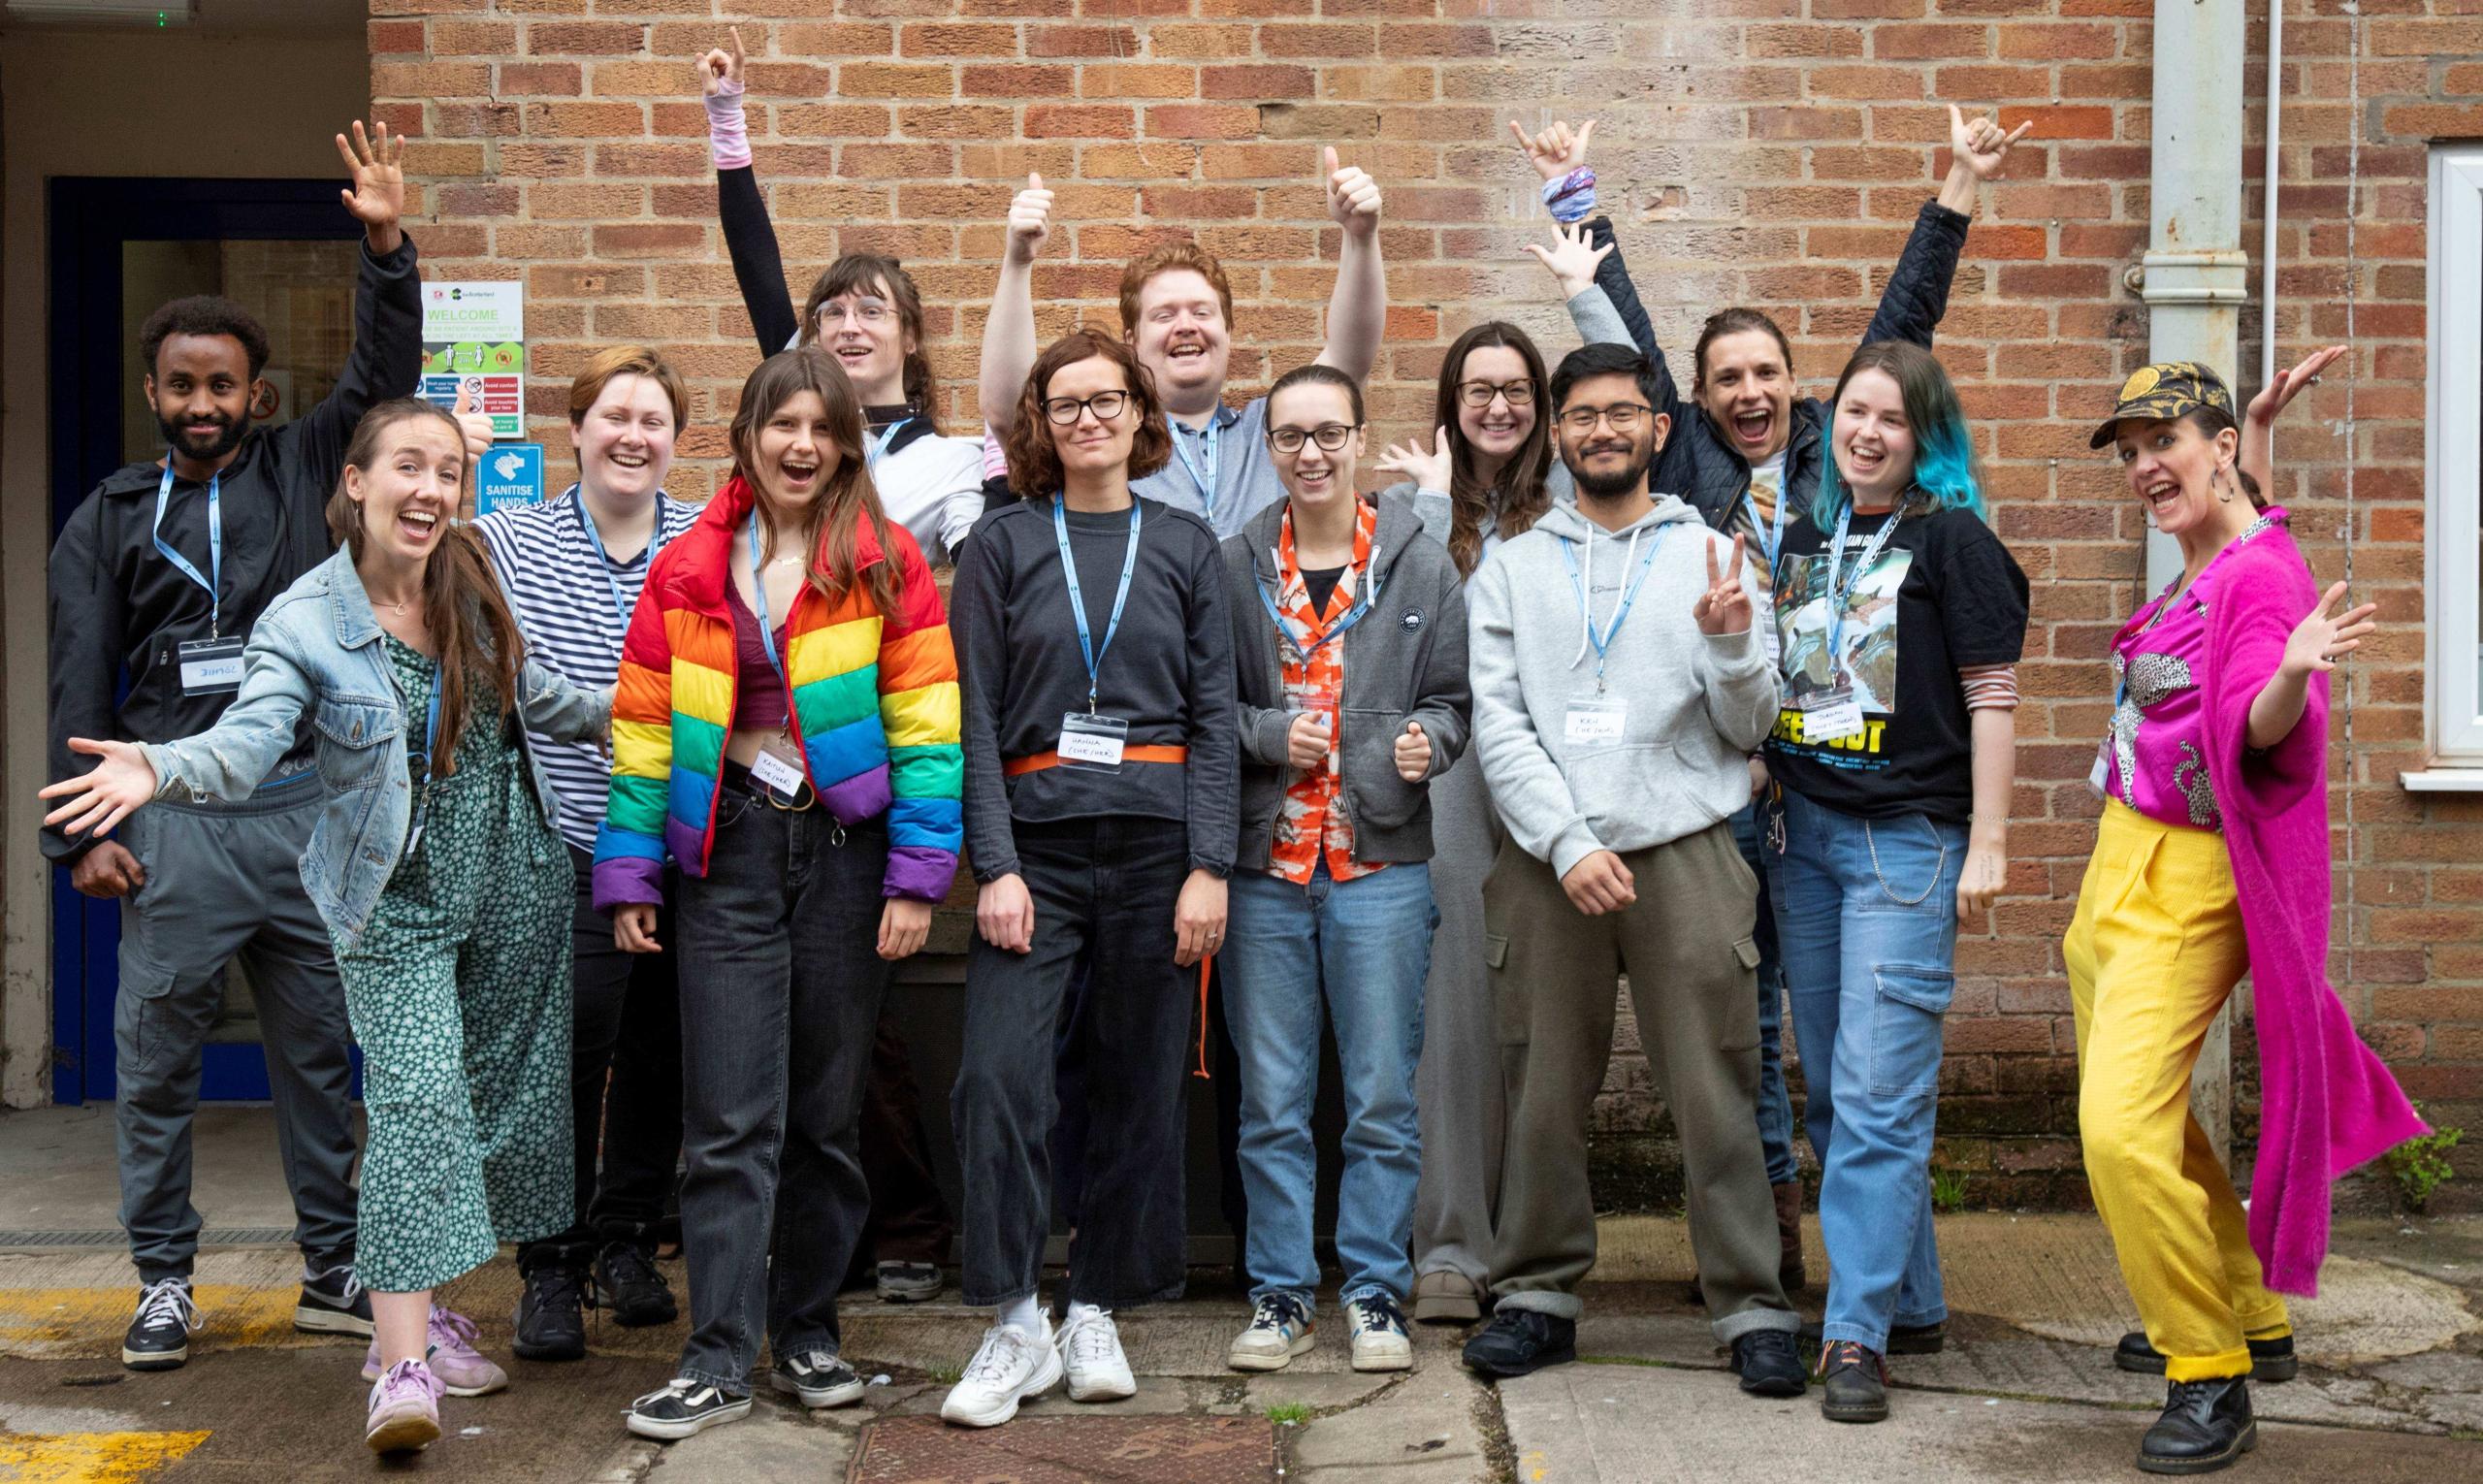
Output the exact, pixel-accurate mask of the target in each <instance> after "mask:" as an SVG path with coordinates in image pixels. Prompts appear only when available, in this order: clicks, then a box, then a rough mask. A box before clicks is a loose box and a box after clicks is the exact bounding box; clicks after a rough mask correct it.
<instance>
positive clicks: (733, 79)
mask: <svg viewBox="0 0 2483 1484" xmlns="http://www.w3.org/2000/svg"><path fill="white" fill-rule="evenodd" d="M732 38H733V49H732V50H730V51H726V49H725V48H722V47H711V48H708V51H707V54H706V55H705V56H702V57H700V58H699V59H698V85H699V86H700V87H701V88H703V89H705V91H706V94H707V96H708V97H710V98H716V97H721V96H723V95H724V94H726V93H737V92H740V91H741V90H742V81H741V75H742V69H743V68H744V67H745V66H746V65H748V63H749V61H750V56H749V53H747V52H745V51H743V50H742V47H741V27H739V26H734V27H733V28H732Z"/></svg>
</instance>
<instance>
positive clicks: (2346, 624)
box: [2278, 582, 2379, 675]
mask: <svg viewBox="0 0 2483 1484" xmlns="http://www.w3.org/2000/svg"><path fill="white" fill-rule="evenodd" d="M2344 600H2345V585H2344V584H2343V583H2341V582H2339V583H2337V584H2335V585H2334V586H2332V587H2330V588H2329V589H2328V591H2327V593H2326V594H2325V595H2324V596H2322V597H2320V599H2319V606H2318V607H2316V608H2313V609H2311V610H2310V613H2309V615H2308V616H2307V617H2306V618H2304V619H2303V621H2302V622H2301V623H2300V624H2298V625H2296V626H2295V627H2294V630H2293V637H2291V638H2289V639H2287V640H2285V658H2284V661H2283V662H2282V663H2281V664H2280V665H2279V666H2278V668H2279V669H2280V670H2284V671H2290V672H2291V673H2293V674H2296V675H2317V674H2325V673H2327V672H2328V671H2330V670H2333V669H2335V668H2336V667H2337V661H2339V660H2341V659H2343V658H2344V657H2345V656H2347V655H2349V654H2352V653H2353V652H2354V651H2355V650H2357V649H2360V648H2362V643H2363V636H2364V635H2365V634H2368V633H2372V632H2375V631H2377V630H2378V629H2379V626H2378V625H2377V624H2374V623H2372V622H2370V616H2371V615H2372V614H2374V613H2377V612H2378V611H2379V604H2377V603H2364V604H2363V605H2362V606H2360V607H2358V608H2348V609H2346V610H2345V611H2344V612H2342V613H2338V612H2337V611H2336V610H2337V605H2338V604H2339V603H2341V602H2343V601H2344Z"/></svg>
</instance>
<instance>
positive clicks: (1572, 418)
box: [1561, 402, 1656, 437]
mask: <svg viewBox="0 0 2483 1484" xmlns="http://www.w3.org/2000/svg"><path fill="white" fill-rule="evenodd" d="M1655 410H1656V409H1655V408H1653V407H1651V406H1648V405H1647V404H1646V403H1643V402H1616V403H1613V404H1612V405H1611V406H1608V407H1571V408H1569V409H1568V410H1567V411H1565V412H1564V413H1562V414H1561V426H1562V427H1563V428H1564V429H1566V430H1567V431H1568V432H1570V433H1573V434H1576V435H1578V436H1581V437H1583V436H1586V435H1588V434H1590V433H1593V432H1595V425H1596V424H1597V423H1610V424H1611V425H1612V431H1613V432H1615V433H1628V432H1631V431H1632V430H1634V429H1635V428H1636V427H1637V426H1638V419H1640V418H1642V417H1645V416H1647V415H1648V414H1650V413H1652V412H1654V411H1655Z"/></svg>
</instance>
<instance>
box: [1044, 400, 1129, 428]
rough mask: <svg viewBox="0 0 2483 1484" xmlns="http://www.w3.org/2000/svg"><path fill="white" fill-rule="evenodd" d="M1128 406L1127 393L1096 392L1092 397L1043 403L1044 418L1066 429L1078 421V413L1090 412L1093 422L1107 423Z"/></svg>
mask: <svg viewBox="0 0 2483 1484" xmlns="http://www.w3.org/2000/svg"><path fill="white" fill-rule="evenodd" d="M1128 405H1129V393H1127V392H1097V393H1096V394H1095V395H1094V396H1092V397H1054V398H1051V399H1050V400H1048V401H1047V402H1046V403H1044V416H1046V417H1048V418H1049V419H1051V420H1052V421H1053V422H1055V423H1057V424H1059V425H1060V426H1061V427H1063V428H1066V427H1068V426H1069V425H1070V424H1071V423H1074V422H1076V421H1078V414H1079V413H1080V412H1092V413H1094V414H1095V421H1097V422H1099V423H1109V422H1111V421H1112V420H1113V418H1116V417H1118V416H1120V415H1121V409H1122V408H1123V407H1126V406H1128Z"/></svg>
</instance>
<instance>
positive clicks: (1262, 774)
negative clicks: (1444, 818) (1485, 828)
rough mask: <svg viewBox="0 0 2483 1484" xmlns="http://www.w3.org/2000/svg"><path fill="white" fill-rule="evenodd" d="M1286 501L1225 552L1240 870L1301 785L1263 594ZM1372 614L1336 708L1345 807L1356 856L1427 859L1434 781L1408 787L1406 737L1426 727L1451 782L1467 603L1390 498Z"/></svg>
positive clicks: (1349, 639)
mask: <svg viewBox="0 0 2483 1484" xmlns="http://www.w3.org/2000/svg"><path fill="white" fill-rule="evenodd" d="M1286 507H1287V506H1286V501H1283V500H1278V501H1277V502H1276V503H1274V504H1273V505H1270V506H1269V507H1268V508H1266V509H1265V510H1262V511H1260V512H1259V513H1258V514H1257V515H1255V516H1252V517H1251V518H1250V523H1249V524H1248V525H1247V526H1245V527H1243V528H1242V533H1241V534H1239V535H1236V536H1233V537H1230V538H1229V539H1227V540H1226V541H1225V543H1224V570H1225V576H1226V579H1227V582H1228V584H1229V586H1230V589H1231V597H1230V599H1229V606H1230V607H1231V608H1232V610H1233V658H1234V660H1235V661H1236V662H1237V666H1238V670H1239V677H1240V681H1239V685H1238V686H1237V688H1236V696H1235V698H1236V700H1237V701H1238V703H1239V704H1238V706H1237V708H1236V709H1237V711H1238V712H1239V714H1240V716H1241V723H1242V842H1241V848H1240V852H1239V854H1238V855H1236V856H1235V857H1234V865H1235V867H1236V869H1240V870H1253V869H1259V870H1263V869H1265V868H1266V867H1267V864H1268V857H1269V854H1270V852H1271V850H1272V849H1273V848H1274V837H1275V823H1276V816H1277V814H1278V813H1279V812H1280V811H1281V810H1282V809H1283V807H1284V790H1286V788H1287V787H1289V786H1290V785H1291V784H1292V783H1293V780H1294V777H1295V774H1294V771H1293V769H1292V768H1291V767H1290V766H1288V765H1287V763H1286V760H1285V733H1286V731H1287V730H1288V729H1289V728H1290V727H1291V726H1293V713H1292V712H1291V711H1289V710H1287V709H1286V707H1285V699H1284V678H1283V676H1284V671H1283V662H1282V654H1281V651H1280V650H1279V648H1278V645H1277V640H1276V629H1275V624H1274V621H1273V620H1271V619H1270V618H1269V617H1268V608H1267V604H1266V603H1264V602H1262V601H1261V600H1260V598H1259V593H1260V592H1261V591H1263V590H1264V591H1265V592H1267V593H1268V594H1269V595H1270V596H1272V597H1273V596H1274V593H1275V589H1276V559H1275V545H1276V537H1277V533H1278V532H1279V531H1280V530H1281V529H1282V527H1283V524H1284V512H1285V509H1286ZM1370 580H1371V582H1372V584H1373V585H1374V590H1375V592H1376V595H1377V596H1376V597H1375V598H1374V600H1373V603H1372V607H1371V611H1370V613H1368V614H1366V615H1364V617H1363V618H1361V619H1360V620H1358V621H1357V622H1356V623H1355V624H1354V627H1353V628H1351V629H1347V630H1345V636H1344V637H1343V638H1341V639H1338V641H1337V642H1338V644H1341V645H1343V646H1344V656H1345V692H1344V694H1343V695H1342V696H1341V697H1339V702H1340V710H1341V711H1342V713H1343V715H1342V716H1341V717H1340V719H1339V720H1340V721H1341V723H1342V730H1343V733H1344V736H1343V739H1342V740H1343V743H1344V754H1343V756H1342V758H1340V759H1339V764H1340V773H1341V782H1342V784H1343V788H1342V790H1341V792H1340V795H1339V797H1340V799H1341V801H1342V803H1343V806H1344V809H1345V814H1346V817H1347V818H1348V819H1350V820H1351V821H1352V822H1353V826H1354V858H1355V859H1356V860H1361V861H1366V862H1368V861H1405V860H1429V859H1430V858H1431V855H1432V808H1431V780H1430V779H1429V778H1427V779H1425V780H1423V781H1422V782H1420V783H1407V782H1405V780H1403V778H1400V777H1398V776H1397V752H1396V749H1397V738H1398V735H1399V734H1400V733H1402V732H1403V731H1404V729H1405V724H1406V723H1407V722H1420V723H1421V724H1422V726H1423V734H1424V735H1426V736H1428V737H1430V738H1431V739H1432V771H1431V777H1432V778H1436V777H1438V776H1439V775H1440V774H1442V773H1445V772H1447V771H1448V767H1449V764H1451V763H1453V762H1455V761H1456V760H1457V758H1458V756H1459V755H1460V754H1462V753H1464V752H1465V751H1466V739H1467V711H1468V706H1469V702H1468V698H1467V679H1466V602H1465V599H1464V597H1463V596H1462V594H1461V590H1460V586H1459V583H1458V580H1457V567H1456V565H1455V564H1453V563H1451V562H1450V561H1449V560H1448V548H1447V547H1445V546H1442V545H1441V544H1440V543H1439V542H1437V541H1435V540H1434V539H1432V537H1431V536H1429V535H1428V534H1426V533H1425V532H1424V531H1423V520H1422V517H1421V516H1420V515H1419V514H1417V513H1416V511H1415V508H1414V502H1413V501H1412V500H1410V499H1407V498H1404V497H1399V496H1383V497H1382V498H1381V499H1380V501H1379V524H1378V527H1377V529H1376V530H1375V531H1373V532H1371V542H1370Z"/></svg>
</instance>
